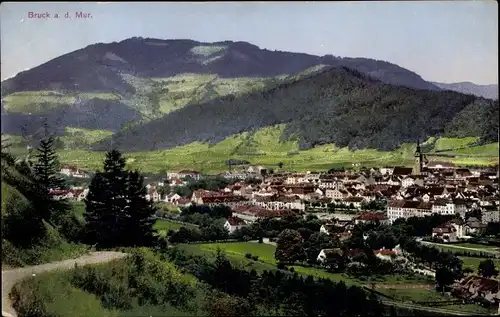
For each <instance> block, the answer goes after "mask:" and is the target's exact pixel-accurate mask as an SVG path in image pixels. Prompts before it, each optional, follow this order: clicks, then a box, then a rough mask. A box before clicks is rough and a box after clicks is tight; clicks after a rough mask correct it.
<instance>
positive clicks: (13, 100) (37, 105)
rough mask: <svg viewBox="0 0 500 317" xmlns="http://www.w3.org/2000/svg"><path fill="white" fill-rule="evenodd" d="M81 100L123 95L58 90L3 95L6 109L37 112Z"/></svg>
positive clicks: (107, 98)
mask: <svg viewBox="0 0 500 317" xmlns="http://www.w3.org/2000/svg"><path fill="white" fill-rule="evenodd" d="M77 98H79V99H81V100H89V99H94V98H95V99H103V100H119V99H121V96H120V95H118V94H114V93H87V92H86V93H78V94H68V93H61V92H57V91H45V90H42V91H22V92H15V93H13V94H10V95H7V96H5V97H3V101H4V106H5V110H6V111H8V112H16V113H26V114H29V113H31V114H35V113H40V112H43V111H47V110H51V109H55V108H57V107H60V106H63V105H70V104H73V103H75V101H76V100H77Z"/></svg>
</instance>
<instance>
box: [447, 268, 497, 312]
mask: <svg viewBox="0 0 500 317" xmlns="http://www.w3.org/2000/svg"><path fill="white" fill-rule="evenodd" d="M452 288H453V290H452V293H453V294H454V295H455V296H457V297H460V298H463V299H482V300H483V301H486V302H489V303H490V304H492V305H495V306H496V305H499V304H500V281H499V280H495V279H491V278H485V277H480V276H477V275H469V276H467V277H465V278H464V279H462V280H461V281H460V282H458V283H455V284H454V285H453V286H452Z"/></svg>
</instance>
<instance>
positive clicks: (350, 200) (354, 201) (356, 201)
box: [342, 197, 366, 208]
mask: <svg viewBox="0 0 500 317" xmlns="http://www.w3.org/2000/svg"><path fill="white" fill-rule="evenodd" d="M365 202H366V201H365V199H364V198H363V197H346V198H344V199H342V203H343V204H344V205H346V206H350V205H352V206H353V207H354V208H361V205H362V204H363V203H365Z"/></svg>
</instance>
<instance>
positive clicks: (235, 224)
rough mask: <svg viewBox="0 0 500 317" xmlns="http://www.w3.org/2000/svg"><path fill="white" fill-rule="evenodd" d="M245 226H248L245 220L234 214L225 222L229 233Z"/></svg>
mask: <svg viewBox="0 0 500 317" xmlns="http://www.w3.org/2000/svg"><path fill="white" fill-rule="evenodd" d="M244 226H246V222H245V220H243V219H241V218H238V217H234V216H233V217H229V218H228V219H227V220H226V222H225V223H224V228H226V229H227V231H229V233H233V232H235V231H236V230H238V229H241V228H243V227H244Z"/></svg>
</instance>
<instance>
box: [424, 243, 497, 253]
mask: <svg viewBox="0 0 500 317" xmlns="http://www.w3.org/2000/svg"><path fill="white" fill-rule="evenodd" d="M428 246H432V247H434V248H437V249H439V250H440V251H445V252H451V253H455V252H459V253H460V252H469V253H471V254H481V252H482V251H481V250H469V249H462V248H456V247H454V245H443V244H432V245H431V244H428ZM460 246H462V245H460ZM471 248H474V247H471ZM477 249H482V250H484V251H495V248H494V247H493V248H491V247H488V246H482V248H477Z"/></svg>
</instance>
